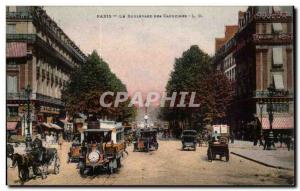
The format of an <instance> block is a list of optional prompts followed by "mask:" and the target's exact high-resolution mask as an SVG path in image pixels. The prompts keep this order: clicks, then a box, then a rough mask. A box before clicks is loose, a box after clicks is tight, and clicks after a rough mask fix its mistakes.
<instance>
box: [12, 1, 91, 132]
mask: <svg viewBox="0 0 300 191" xmlns="http://www.w3.org/2000/svg"><path fill="white" fill-rule="evenodd" d="M85 62H86V56H85V54H84V53H83V52H82V51H81V50H80V49H79V48H78V46H76V45H75V43H74V42H73V41H72V40H71V39H70V38H69V37H68V36H67V35H66V34H65V33H64V31H63V30H62V29H61V28H60V27H59V26H58V25H57V24H56V22H55V21H54V20H53V19H51V18H50V17H49V16H48V15H47V13H46V11H45V10H43V9H42V8H41V7H28V6H27V7H25V6H8V7H6V63H7V64H6V73H7V79H6V82H7V90H6V92H7V94H6V95H7V97H6V99H7V126H8V127H9V128H10V129H14V128H16V126H18V127H19V131H20V132H19V133H20V134H22V135H24V133H26V128H25V127H26V116H27V113H26V111H27V110H26V109H27V97H26V95H25V88H26V87H27V86H28V85H29V86H30V88H31V89H32V93H31V96H30V110H31V113H32V115H31V123H30V124H31V125H30V126H31V131H30V133H36V131H37V130H38V128H36V127H37V126H39V125H40V124H43V123H44V122H45V123H44V124H48V125H51V124H53V123H54V122H55V121H56V120H57V117H58V115H59V114H60V113H61V112H62V111H63V110H64V103H63V102H62V101H61V90H62V88H63V87H64V85H65V83H66V82H67V81H68V79H69V75H70V72H71V71H72V70H73V69H74V68H76V67H78V66H79V65H81V64H84V63H85ZM53 127H55V126H53ZM49 128H50V127H49Z"/></svg>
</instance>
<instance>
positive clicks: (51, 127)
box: [42, 123, 62, 130]
mask: <svg viewBox="0 0 300 191" xmlns="http://www.w3.org/2000/svg"><path fill="white" fill-rule="evenodd" d="M42 125H43V126H45V127H47V128H49V129H56V130H62V128H61V127H60V126H58V125H56V124H54V123H42Z"/></svg>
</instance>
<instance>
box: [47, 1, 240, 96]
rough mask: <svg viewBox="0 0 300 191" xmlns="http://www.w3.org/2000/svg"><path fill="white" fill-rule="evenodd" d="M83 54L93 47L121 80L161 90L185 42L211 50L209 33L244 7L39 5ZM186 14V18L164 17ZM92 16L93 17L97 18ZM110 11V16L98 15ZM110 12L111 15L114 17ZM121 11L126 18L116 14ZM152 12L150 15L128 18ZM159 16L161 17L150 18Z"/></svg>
mask: <svg viewBox="0 0 300 191" xmlns="http://www.w3.org/2000/svg"><path fill="white" fill-rule="evenodd" d="M44 9H45V10H46V12H47V13H48V15H49V16H50V17H51V18H53V19H54V20H55V21H56V22H57V24H58V25H59V26H60V27H61V28H62V29H63V30H64V32H65V33H66V34H67V35H68V36H69V37H70V38H71V39H72V40H73V41H74V42H75V43H76V45H78V46H79V47H80V49H81V50H82V51H83V52H84V53H85V54H87V55H88V54H90V53H91V52H92V51H93V50H97V52H98V53H99V55H100V56H101V57H102V58H103V59H104V60H105V61H106V62H107V63H108V64H109V66H110V68H111V70H112V72H114V73H115V74H116V75H117V76H118V77H119V78H120V79H121V80H122V82H123V83H124V84H126V86H127V89H128V92H129V94H133V93H134V92H136V91H142V92H143V93H146V92H149V91H158V92H162V91H164V89H165V86H166V83H167V81H168V79H169V74H170V72H171V71H172V69H173V64H174V62H175V58H179V57H181V55H182V53H183V52H184V51H185V50H187V49H188V48H189V47H190V46H191V45H198V46H199V47H200V48H201V49H202V50H203V51H204V52H206V53H208V54H209V55H213V54H214V51H215V50H214V49H215V48H214V47H215V38H217V37H223V36H224V32H225V31H224V30H225V25H234V24H237V22H238V11H239V10H242V11H244V10H246V7H229V6H228V7H63V6H60V7H55V6H52V7H44ZM164 14H166V15H187V16H188V17H187V18H164V17H163V16H164ZM97 15H98V18H97ZM103 15H111V17H112V18H99V16H102V17H103ZM113 15H116V17H114V16H113ZM119 15H120V16H122V15H125V16H126V18H119ZM128 15H152V18H128ZM154 15H161V16H162V18H153V16H154Z"/></svg>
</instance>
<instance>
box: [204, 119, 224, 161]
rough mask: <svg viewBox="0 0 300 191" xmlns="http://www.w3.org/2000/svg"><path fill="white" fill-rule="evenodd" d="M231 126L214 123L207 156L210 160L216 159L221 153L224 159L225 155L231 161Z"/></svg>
mask: <svg viewBox="0 0 300 191" xmlns="http://www.w3.org/2000/svg"><path fill="white" fill-rule="evenodd" d="M228 143H229V126H227V125H213V132H212V136H211V139H210V140H209V142H208V149H207V158H208V160H209V161H212V160H215V159H216V156H217V155H219V157H220V159H221V160H222V158H223V157H225V158H226V161H229V147H228Z"/></svg>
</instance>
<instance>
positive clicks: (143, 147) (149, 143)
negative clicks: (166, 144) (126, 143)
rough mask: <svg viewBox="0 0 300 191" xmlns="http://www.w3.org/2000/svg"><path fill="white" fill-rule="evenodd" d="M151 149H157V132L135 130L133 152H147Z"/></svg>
mask: <svg viewBox="0 0 300 191" xmlns="http://www.w3.org/2000/svg"><path fill="white" fill-rule="evenodd" d="M153 149H154V150H157V149H158V142H157V131H156V130H154V129H151V128H145V129H139V130H137V131H136V136H135V140H134V142H133V151H134V152H135V151H146V152H148V151H150V150H153Z"/></svg>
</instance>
